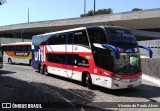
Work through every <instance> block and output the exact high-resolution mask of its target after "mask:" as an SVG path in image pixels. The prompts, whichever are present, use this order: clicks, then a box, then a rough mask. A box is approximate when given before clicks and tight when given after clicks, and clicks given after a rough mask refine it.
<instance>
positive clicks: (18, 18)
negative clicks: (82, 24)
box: [0, 0, 160, 26]
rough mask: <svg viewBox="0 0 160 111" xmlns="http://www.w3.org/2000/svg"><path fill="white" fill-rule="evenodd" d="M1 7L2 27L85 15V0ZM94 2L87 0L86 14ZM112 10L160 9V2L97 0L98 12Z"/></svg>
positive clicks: (15, 0)
mask: <svg viewBox="0 0 160 111" xmlns="http://www.w3.org/2000/svg"><path fill="white" fill-rule="evenodd" d="M6 1H7V3H5V4H4V5H0V26H4V25H12V24H19V23H27V22H28V9H29V21H30V22H36V21H44V20H57V19H67V18H76V17H80V15H81V14H83V13H84V0H6ZM93 3H94V0H86V12H88V11H89V10H93ZM104 8H106V9H107V8H111V9H112V10H113V13H119V12H127V11H131V10H132V9H133V8H141V9H143V10H145V9H153V8H160V0H96V10H98V9H104Z"/></svg>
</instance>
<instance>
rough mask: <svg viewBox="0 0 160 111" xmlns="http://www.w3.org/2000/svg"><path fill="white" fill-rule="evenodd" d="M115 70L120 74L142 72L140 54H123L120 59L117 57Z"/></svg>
mask: <svg viewBox="0 0 160 111" xmlns="http://www.w3.org/2000/svg"><path fill="white" fill-rule="evenodd" d="M113 70H114V72H115V73H118V74H135V73H138V72H140V70H141V69H140V54H139V53H125V54H121V56H120V59H115V64H114V68H113Z"/></svg>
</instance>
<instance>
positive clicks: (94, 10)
mask: <svg viewBox="0 0 160 111" xmlns="http://www.w3.org/2000/svg"><path fill="white" fill-rule="evenodd" d="M93 11H94V12H93V15H95V12H96V0H94V10H93Z"/></svg>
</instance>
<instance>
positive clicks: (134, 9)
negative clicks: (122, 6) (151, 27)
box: [132, 8, 142, 11]
mask: <svg viewBox="0 0 160 111" xmlns="http://www.w3.org/2000/svg"><path fill="white" fill-rule="evenodd" d="M140 10H142V9H140V8H133V9H132V11H140Z"/></svg>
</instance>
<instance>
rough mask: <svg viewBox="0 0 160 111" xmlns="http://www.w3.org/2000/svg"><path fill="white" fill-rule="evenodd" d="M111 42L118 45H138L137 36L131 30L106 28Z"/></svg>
mask: <svg viewBox="0 0 160 111" xmlns="http://www.w3.org/2000/svg"><path fill="white" fill-rule="evenodd" d="M106 33H107V37H108V40H109V44H111V45H114V46H117V47H137V41H136V38H135V36H134V35H133V34H132V32H131V31H130V30H127V29H118V28H106Z"/></svg>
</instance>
